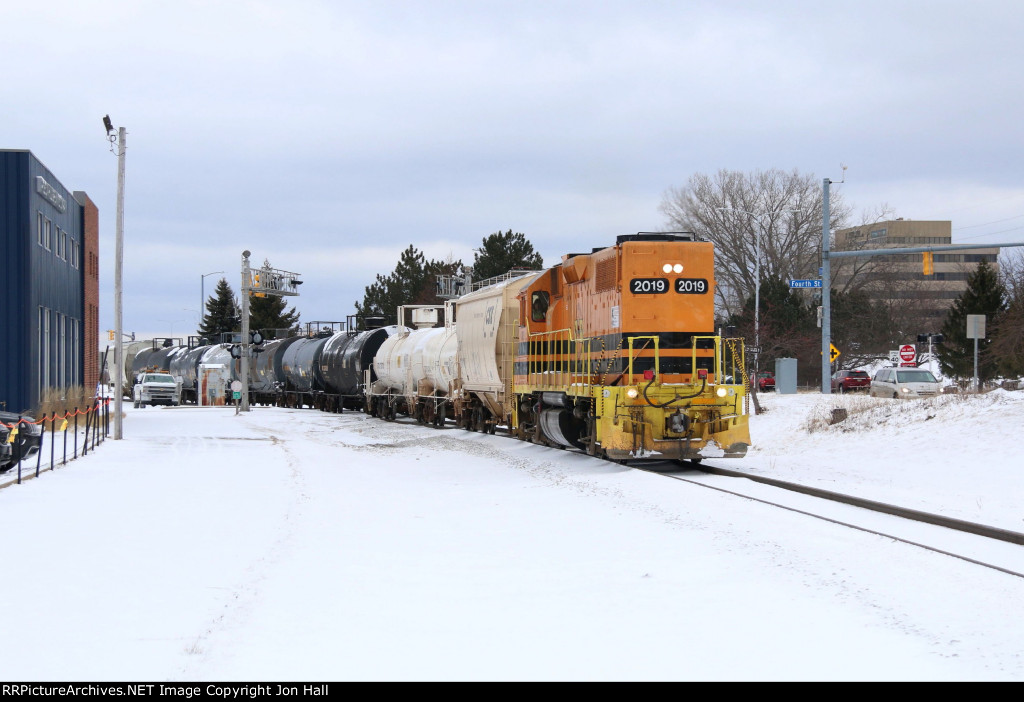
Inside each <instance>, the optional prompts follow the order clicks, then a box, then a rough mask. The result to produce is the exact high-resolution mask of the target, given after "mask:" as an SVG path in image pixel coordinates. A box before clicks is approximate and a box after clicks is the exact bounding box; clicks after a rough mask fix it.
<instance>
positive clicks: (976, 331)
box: [967, 314, 985, 339]
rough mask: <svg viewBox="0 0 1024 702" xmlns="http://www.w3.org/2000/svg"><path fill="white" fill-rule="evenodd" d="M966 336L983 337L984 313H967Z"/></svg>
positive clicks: (970, 337) (972, 337)
mask: <svg viewBox="0 0 1024 702" xmlns="http://www.w3.org/2000/svg"><path fill="white" fill-rule="evenodd" d="M967 338H968V339H984V338H985V315H983V314H969V315H967Z"/></svg>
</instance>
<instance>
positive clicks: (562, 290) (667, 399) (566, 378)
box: [126, 232, 750, 462]
mask: <svg viewBox="0 0 1024 702" xmlns="http://www.w3.org/2000/svg"><path fill="white" fill-rule="evenodd" d="M713 255H714V252H713V246H712V244H711V243H710V242H707V241H702V240H700V239H698V238H697V237H695V236H694V235H692V234H689V233H679V232H672V233H663V232H659V233H644V232H641V233H638V234H630V235H624V236H620V237H618V238H617V240H616V243H615V244H614V245H612V246H606V247H602V248H595V249H593V250H592V251H591V252H590V253H572V254H567V255H565V256H563V257H562V261H561V263H559V264H558V265H556V266H553V267H551V268H548V269H546V270H541V271H529V272H521V271H520V272H512V273H510V274H508V275H506V276H501V277H499V278H497V279H492V280H489V281H483V282H481V283H476V284H472V285H470V286H469V288H468V290H466V291H465V294H462V295H461V296H458V297H455V298H454V299H451V300H449V301H448V302H447V303H446V304H445V305H443V306H429V305H427V306H424V305H409V306H404V307H400V308H399V309H398V310H397V316H396V319H397V320H399V321H400V323H399V324H394V325H390V326H385V325H383V323H382V322H383V320H381V323H380V324H374V323H372V322H371V321H370V320H356V319H355V318H352V317H350V318H349V320H348V321H347V323H346V324H345V325H343V326H342V325H338V327H339V328H337V329H335V328H334V327H333V325H332V326H330V327H327V328H324V327H323V326H320V325H319V323H315V324H314V325H313V326H312V327H309V328H308V329H307V333H306V334H305V335H301V336H292V337H288V338H282V339H274V340H271V341H267V342H265V343H264V344H262V345H257V347H256V348H255V349H254V350H258V353H256V354H255V357H254V359H253V360H251V362H250V364H249V368H250V372H249V382H248V392H249V396H248V400H249V402H250V404H255V405H276V406H282V407H313V408H318V409H321V410H325V411H331V412H341V411H343V410H345V409H350V410H361V411H364V412H367V413H368V414H371V415H373V416H375V417H379V418H381V419H383V420H388V421H394V420H396V419H398V418H400V417H409V418H412V419H414V420H415V421H416V422H418V423H421V424H426V425H431V426H434V427H442V426H445V425H447V424H448V423H452V424H454V425H455V426H457V427H461V428H464V429H466V430H469V431H482V432H488V433H492V434H493V433H495V432H496V431H497V430H498V429H499V428H500V429H501V430H502V431H503V432H507V433H508V434H510V435H512V436H514V437H516V438H519V439H523V440H526V441H532V442H535V443H539V444H544V445H549V446H554V447H559V448H571V449H578V450H581V451H584V452H586V453H587V454H589V455H592V456H600V457H604V458H608V459H611V460H615V461H622V462H624V461H627V460H630V461H632V460H638V459H656V460H665V459H669V460H674V461H700V460H701V459H702V458H704V457H707V456H717V457H723V456H724V457H741V456H743V455H745V453H746V450H747V447H748V446H749V444H750V435H749V430H748V406H747V389H748V384H747V382H746V380H745V375H744V369H745V368H746V363H745V358H744V354H745V351H744V347H743V341H742V339H739V338H726V337H723V336H722V335H721V334H717V333H716V332H715V321H714V285H715V281H714V259H713ZM410 317H411V320H412V323H411V324H409V323H407V320H408V319H409V318H410ZM360 327H362V328H360ZM165 343H166V342H165ZM234 355H238V354H237V351H235V352H234ZM147 368H157V369H161V370H167V371H169V372H171V373H172V374H173V375H175V376H176V377H178V378H179V379H180V380H181V383H182V397H183V401H187V402H189V401H190V402H199V403H200V404H204V401H205V400H206V399H207V398H208V397H212V396H213V395H212V394H211V390H216V391H217V392H221V387H220V385H226V384H227V382H228V381H230V380H235V379H238V373H239V368H240V363H239V361H238V359H237V358H234V357H233V345H232V344H213V345H198V346H197V345H192V346H186V345H174V344H168V345H165V346H160V345H158V344H154V345H153V347H152V348H149V349H143V350H140V351H139V352H138V353H137V354H136V355H135V357H134V359H133V360H132V363H131V372H130V375H129V377H134V376H135V374H137V373H138V372H139V371H141V370H145V369H147ZM211 368H221V369H225V374H222V375H221V376H217V377H216V378H215V379H214V380H209V378H210V377H211V376H210V375H209V373H207V372H206V371H208V370H209V369H211ZM126 370H127V369H126ZM733 379H737V380H738V381H739V382H734V381H733ZM204 383H205V384H204ZM223 390H224V392H227V388H226V387H225V388H223ZM220 396H221V397H223V396H224V395H223V393H222V394H221V395H220Z"/></svg>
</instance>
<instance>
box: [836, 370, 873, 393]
mask: <svg viewBox="0 0 1024 702" xmlns="http://www.w3.org/2000/svg"><path fill="white" fill-rule="evenodd" d="M870 387H871V376H870V375H868V372H867V371H862V370H841V371H836V372H835V373H833V374H832V392H838V393H844V392H856V391H858V390H862V391H864V392H867V391H868V388H870Z"/></svg>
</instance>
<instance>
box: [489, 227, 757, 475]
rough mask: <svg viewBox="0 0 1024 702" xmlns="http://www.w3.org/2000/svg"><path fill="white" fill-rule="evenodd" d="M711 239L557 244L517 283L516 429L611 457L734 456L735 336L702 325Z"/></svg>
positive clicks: (709, 286)
mask: <svg viewBox="0 0 1024 702" xmlns="http://www.w3.org/2000/svg"><path fill="white" fill-rule="evenodd" d="M713 257H714V252H713V247H712V244H711V243H709V242H705V241H698V240H697V239H696V237H695V236H694V235H693V234H689V233H675V232H674V233H646V232H641V233H638V234H633V235H626V236H620V237H618V240H617V242H616V244H615V246H610V247H607V248H603V249H595V250H594V251H593V252H592V253H589V254H568V255H566V256H563V257H562V263H561V264H560V265H558V266H555V267H554V268H551V269H548V270H546V271H544V272H543V273H541V274H540V275H539V276H536V277H535V278H533V279H532V280H531V282H530V283H529V284H528V285H526V286H525V287H524V288H523V289H522V291H521V292H520V293H519V325H518V326H519V336H518V344H517V346H516V354H515V365H514V381H513V392H514V394H515V400H516V401H515V402H514V403H510V405H511V410H512V416H511V418H510V424H509V428H510V429H511V430H512V431H513V433H514V434H516V435H517V436H518V437H519V438H523V439H528V440H532V441H535V442H538V443H546V444H549V445H552V446H561V447H576V448H580V449H584V450H586V451H587V453H589V454H591V455H595V456H604V457H607V458H611V459H613V460H632V459H641V458H649V459H672V460H678V461H682V460H690V461H699V460H701V459H702V458H704V457H714V456H725V457H741V456H743V455H744V454H745V453H746V450H747V446H748V445H749V444H750V433H749V430H748V425H747V413H746V392H745V387H744V385H743V384H733V383H732V382H731V381H730V382H728V383H726V382H723V381H724V380H725V379H726V378H742V377H743V375H742V369H743V368H744V367H745V363H744V358H743V356H744V349H743V343H742V341H741V340H740V339H723V338H722V337H721V336H719V335H716V334H715V331H714V327H715V319H714V285H715V281H714V258H713Z"/></svg>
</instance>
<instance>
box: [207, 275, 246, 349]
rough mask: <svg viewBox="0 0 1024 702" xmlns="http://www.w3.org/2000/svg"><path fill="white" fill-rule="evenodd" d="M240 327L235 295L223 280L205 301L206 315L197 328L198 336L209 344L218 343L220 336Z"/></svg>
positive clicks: (222, 279)
mask: <svg viewBox="0 0 1024 702" xmlns="http://www.w3.org/2000/svg"><path fill="white" fill-rule="evenodd" d="M241 326H242V317H241V315H240V314H239V311H238V305H237V304H236V303H235V293H234V292H233V291H232V290H231V286H230V285H228V281H227V280H226V279H225V278H221V279H220V282H218V283H217V289H216V290H214V292H213V295H211V296H210V298H209V299H208V300H207V301H206V314H205V315H204V316H203V323H202V325H201V326H200V327H199V336H201V337H204V338H205V339H207V340H208V341H209V342H210V343H211V344H215V343H218V342H219V341H220V338H221V336H220V335H221V334H223V333H225V332H233V331H238V330H239V329H240V328H241Z"/></svg>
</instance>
